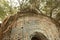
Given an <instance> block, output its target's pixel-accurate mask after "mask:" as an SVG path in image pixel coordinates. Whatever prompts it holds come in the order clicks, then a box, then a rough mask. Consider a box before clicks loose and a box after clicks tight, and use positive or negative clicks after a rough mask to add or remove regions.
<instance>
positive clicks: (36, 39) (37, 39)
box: [31, 37, 41, 40]
mask: <svg viewBox="0 0 60 40" xmlns="http://www.w3.org/2000/svg"><path fill="white" fill-rule="evenodd" d="M31 40H41V38H38V37H32V38H31Z"/></svg>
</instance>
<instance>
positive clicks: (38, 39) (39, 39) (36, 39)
mask: <svg viewBox="0 0 60 40" xmlns="http://www.w3.org/2000/svg"><path fill="white" fill-rule="evenodd" d="M31 40H48V38H47V37H46V36H45V35H43V34H42V33H35V34H33V36H32V37H31Z"/></svg>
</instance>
